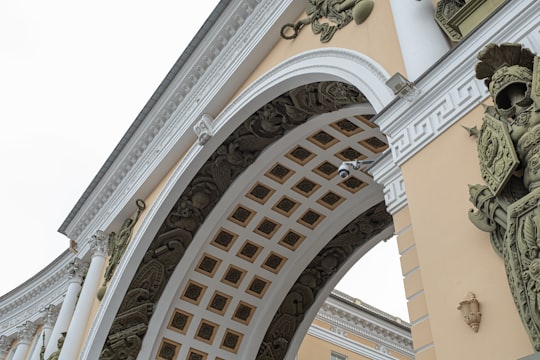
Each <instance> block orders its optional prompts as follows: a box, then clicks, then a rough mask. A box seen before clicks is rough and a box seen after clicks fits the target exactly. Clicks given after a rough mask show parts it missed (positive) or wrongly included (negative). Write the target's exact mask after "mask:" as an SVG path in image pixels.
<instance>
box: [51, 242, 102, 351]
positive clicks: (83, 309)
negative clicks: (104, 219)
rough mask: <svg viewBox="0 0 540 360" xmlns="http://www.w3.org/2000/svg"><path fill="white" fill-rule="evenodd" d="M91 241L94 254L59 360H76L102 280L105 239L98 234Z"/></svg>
mask: <svg viewBox="0 0 540 360" xmlns="http://www.w3.org/2000/svg"><path fill="white" fill-rule="evenodd" d="M91 241H92V247H93V249H94V254H93V256H92V260H91V261H90V267H89V268H88V272H87V273H86V278H85V280H84V285H83V287H82V289H81V294H80V296H79V301H78V302H77V306H76V308H75V312H74V313H73V318H72V319H71V323H70V325H69V329H68V332H67V336H66V340H65V341H64V346H63V347H62V351H61V352H60V358H59V360H73V359H77V358H78V355H79V351H80V347H81V345H82V343H83V336H84V334H85V331H86V327H87V326H88V323H89V317H90V313H91V311H92V307H93V305H94V302H95V301H97V298H96V294H97V289H98V287H99V286H100V285H101V280H102V279H103V270H104V269H105V260H106V255H107V237H106V236H105V235H104V234H102V233H101V232H100V233H99V234H98V235H95V236H93V237H92V240H91Z"/></svg>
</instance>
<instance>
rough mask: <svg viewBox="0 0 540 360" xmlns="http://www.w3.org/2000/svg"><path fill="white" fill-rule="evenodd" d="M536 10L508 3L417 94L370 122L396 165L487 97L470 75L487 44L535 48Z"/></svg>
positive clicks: (534, 4)
mask: <svg viewBox="0 0 540 360" xmlns="http://www.w3.org/2000/svg"><path fill="white" fill-rule="evenodd" d="M539 12H540V3H539V2H538V1H535V0H523V1H519V2H511V4H510V2H508V3H507V4H506V5H504V6H503V7H501V8H500V9H499V10H498V11H497V12H496V13H495V14H493V16H491V17H490V18H489V19H487V20H486V23H485V24H484V25H483V26H481V27H479V28H478V29H476V30H475V31H473V32H472V33H471V34H469V36H467V37H466V38H464V39H463V40H462V41H461V43H460V44H459V45H458V46H457V47H456V48H454V49H453V50H452V51H451V52H450V53H449V54H448V55H447V56H445V57H444V58H443V59H441V60H440V61H439V62H438V63H437V64H435V65H434V66H433V67H432V68H431V69H429V70H428V71H427V72H426V73H425V74H424V75H423V76H422V77H421V78H420V79H419V80H418V81H417V83H416V86H417V88H418V89H419V90H420V94H419V95H416V97H414V98H413V99H412V101H408V100H407V99H399V100H397V101H395V102H394V103H392V104H391V106H389V107H387V108H386V109H385V110H384V111H383V112H382V113H381V114H380V115H379V116H378V117H377V118H376V119H375V120H374V121H375V122H376V123H377V124H378V125H379V126H380V128H381V130H382V131H383V132H384V133H385V134H386V135H387V136H388V140H389V143H390V146H391V148H392V155H393V159H394V162H395V163H396V164H397V165H398V166H399V165H401V164H403V163H404V162H406V161H407V160H408V159H410V158H411V157H412V156H413V155H414V154H416V153H417V152H418V151H420V150H421V149H422V148H424V147H425V146H426V145H427V144H429V143H430V142H431V141H433V140H434V139H435V138H437V137H438V136H439V135H440V134H442V133H443V132H444V131H445V130H446V129H447V128H448V127H450V126H451V125H453V124H455V123H456V122H457V121H458V120H459V119H460V118H462V117H463V116H464V115H465V114H467V113H468V112H469V111H471V110H472V109H473V108H475V107H476V106H478V104H479V103H481V102H482V101H483V100H485V99H486V98H487V95H488V93H487V91H486V89H485V86H484V85H483V83H482V82H481V81H480V80H477V79H476V78H475V74H474V67H475V65H476V62H477V60H476V55H477V54H478V52H479V51H480V50H481V49H482V48H483V47H484V46H485V45H486V44H487V43H490V42H495V43H501V42H520V43H524V44H525V45H526V46H529V47H530V48H531V49H532V50H539V49H538V45H539V43H540V36H539V35H540V34H539V32H538V22H539V19H538V16H537V15H538V13H539ZM490 24H493V25H490Z"/></svg>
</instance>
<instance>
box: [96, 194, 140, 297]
mask: <svg viewBox="0 0 540 360" xmlns="http://www.w3.org/2000/svg"><path fill="white" fill-rule="evenodd" d="M135 203H136V205H137V208H138V210H137V213H136V214H135V219H131V218H128V219H126V220H125V221H124V224H123V225H122V227H121V228H120V231H119V232H118V234H116V233H114V232H112V233H110V234H109V240H108V245H107V248H108V254H109V256H110V257H109V264H108V265H107V268H106V269H105V275H104V277H103V285H102V286H101V288H99V289H98V293H97V298H98V299H99V300H101V299H103V296H104V295H105V290H106V289H107V283H108V282H109V281H110V280H111V278H112V276H113V274H114V272H115V270H116V267H117V266H118V264H119V263H120V260H121V259H122V256H123V255H124V252H125V251H126V248H127V246H128V245H129V241H130V240H131V235H132V233H133V228H134V226H135V224H136V223H137V221H138V220H139V218H140V216H141V213H142V212H143V211H144V209H146V204H145V203H144V201H143V200H141V199H138V200H137V201H135Z"/></svg>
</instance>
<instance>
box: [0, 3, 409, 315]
mask: <svg viewBox="0 0 540 360" xmlns="http://www.w3.org/2000/svg"><path fill="white" fill-rule="evenodd" d="M217 3H218V0H199V1H197V2H196V3H195V4H196V5H193V3H190V4H189V5H186V2H185V1H183V0H182V1H181V0H175V1H173V0H153V1H142V0H130V1H126V0H115V1H105V0H93V1H85V2H82V1H73V0H48V1H43V0H17V1H2V2H0V134H1V135H2V140H1V141H0V162H1V169H2V171H1V174H2V176H0V189H3V194H2V196H1V200H0V229H1V233H0V236H1V240H0V241H1V251H0V274H2V275H1V276H0V294H4V293H6V292H8V291H10V290H11V289H13V288H14V287H16V286H17V285H19V284H21V283H22V282H24V281H25V280H26V279H28V278H30V277H31V276H33V275H34V274H36V273H37V272H38V271H39V270H41V269H42V268H43V267H45V266H46V265H47V264H49V263H50V262H51V261H52V260H54V259H55V258H56V257H57V256H58V255H59V254H61V253H62V252H63V251H64V250H65V249H66V248H67V246H68V240H67V238H66V237H65V236H63V235H61V234H59V233H58V232H57V229H58V228H59V227H60V225H61V224H62V222H63V221H64V219H65V218H66V217H67V215H68V214H69V212H70V210H71V209H72V208H73V206H74V205H75V203H76V202H77V200H78V199H79V197H80V196H81V195H82V193H83V192H84V190H85V189H86V187H87V186H88V185H89V183H90V181H91V180H92V179H93V177H94V175H95V174H96V173H97V172H98V170H99V169H100V168H101V166H102V165H103V163H104V162H105V160H106V159H107V157H108V156H109V154H110V153H111V152H112V150H113V149H114V147H115V146H116V144H117V143H118V142H119V140H120V139H121V137H122V136H123V134H124V133H125V131H126V130H127V129H128V127H129V125H130V124H131V123H132V122H133V120H135V118H136V116H137V115H138V113H139V111H140V110H141V109H142V107H143V106H144V105H145V104H146V102H147V101H148V99H149V98H150V96H151V95H152V93H153V92H154V90H155V89H156V88H157V87H158V85H159V84H160V83H161V81H162V80H163V78H164V77H165V75H166V74H167V72H168V71H169V69H170V68H171V67H172V65H173V64H174V63H175V61H176V60H177V59H178V57H179V56H180V55H181V53H182V52H183V50H184V48H185V47H186V46H187V44H188V43H189V41H190V40H191V38H192V37H193V36H194V35H195V33H196V32H197V31H198V30H199V28H200V26H201V25H202V24H203V22H204V21H205V20H206V18H207V17H208V15H209V14H210V12H211V11H212V10H213V8H214V7H215V6H216V4H217ZM191 7H194V9H192V8H191ZM389 254H390V255H389ZM360 263H361V264H359V265H358V268H357V269H355V270H354V271H353V272H351V273H349V275H348V276H347V277H346V278H345V279H344V280H343V281H342V283H341V284H340V285H339V286H338V288H339V290H341V291H343V292H345V293H347V294H349V295H351V296H355V297H358V298H360V299H362V300H363V301H365V302H367V303H369V304H371V305H375V306H379V307H381V308H382V309H383V310H385V311H387V312H389V313H391V314H395V315H396V316H399V317H401V318H403V319H405V320H406V319H407V318H408V316H407V314H406V305H405V296H404V293H403V285H402V280H401V273H400V268H399V260H398V256H397V248H396V245H395V240H392V241H388V242H386V243H383V244H381V245H379V246H377V247H376V248H375V249H374V250H372V251H371V252H370V253H369V254H368V255H367V256H365V257H364V258H363V259H362V260H361V261H360ZM366 269H367V270H366ZM363 273H368V274H370V276H369V277H368V276H362V274H363ZM373 274H378V277H377V278H375V277H373ZM366 289H367V290H366ZM383 299H391V301H390V302H388V303H387V304H386V303H384V301H383ZM396 299H397V300H396Z"/></svg>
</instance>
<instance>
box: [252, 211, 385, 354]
mask: <svg viewBox="0 0 540 360" xmlns="http://www.w3.org/2000/svg"><path fill="white" fill-rule="evenodd" d="M391 223H392V217H391V216H390V214H388V213H387V212H386V206H385V204H384V202H381V203H379V204H377V205H375V206H373V207H372V208H370V209H369V210H367V211H365V212H364V213H363V214H361V215H360V216H358V217H357V218H356V219H354V220H353V221H351V222H350V223H349V224H348V225H347V226H346V227H345V228H344V229H343V230H341V231H340V232H339V233H338V234H337V235H336V236H335V237H334V238H333V239H332V240H330V242H329V243H328V244H327V245H326V246H325V247H324V248H323V249H322V250H321V251H320V252H319V253H318V254H317V256H315V258H314V259H313V261H311V263H310V264H309V265H308V266H307V267H306V269H305V270H304V271H303V272H302V273H301V274H300V276H299V277H298V279H297V280H296V282H295V283H294V285H293V286H292V288H291V289H290V290H289V292H288V293H287V296H286V297H285V299H284V300H283V302H282V303H281V305H280V307H279V309H278V311H277V312H276V315H275V316H274V318H273V319H272V322H271V323H270V326H269V327H268V330H267V332H266V334H265V336H264V339H263V341H262V343H261V345H260V347H259V352H258V355H257V358H256V359H257V360H282V359H284V358H285V355H286V354H287V351H288V349H289V343H290V342H291V340H292V338H293V336H294V335H295V333H296V330H297V328H298V327H299V326H300V323H301V322H302V321H303V320H304V315H305V314H306V313H307V311H308V310H309V308H310V307H311V305H313V303H314V302H315V299H316V298H317V294H318V293H319V291H320V290H321V289H322V288H323V287H324V285H325V284H326V283H327V281H328V280H329V279H330V278H331V277H332V276H333V275H334V274H335V273H336V272H337V271H338V270H339V268H340V266H341V265H342V264H343V263H345V262H346V260H347V259H348V258H349V256H351V254H352V253H353V252H354V251H355V250H356V249H357V248H358V247H360V246H361V245H363V244H365V243H366V242H367V241H368V240H369V239H371V238H372V237H374V236H376V235H377V234H379V233H380V232H381V231H383V230H384V229H386V228H387V227H388V226H390V225H391ZM306 321H311V319H306Z"/></svg>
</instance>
